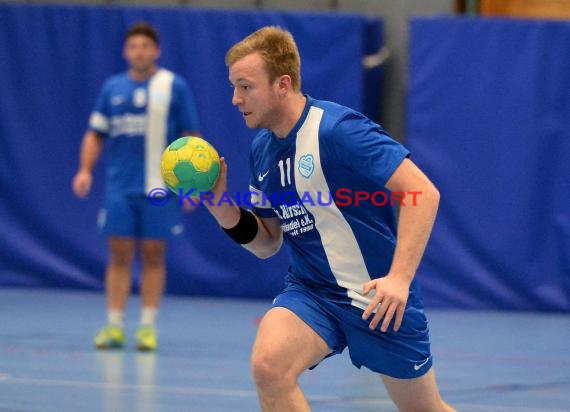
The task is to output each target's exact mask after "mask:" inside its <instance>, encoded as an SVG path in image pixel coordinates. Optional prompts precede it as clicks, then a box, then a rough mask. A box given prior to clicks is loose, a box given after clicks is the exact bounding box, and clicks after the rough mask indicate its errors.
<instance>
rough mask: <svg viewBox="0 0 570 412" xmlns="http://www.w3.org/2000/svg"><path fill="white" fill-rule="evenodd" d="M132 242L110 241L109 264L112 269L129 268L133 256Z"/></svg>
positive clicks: (123, 240) (122, 240) (125, 240)
mask: <svg viewBox="0 0 570 412" xmlns="http://www.w3.org/2000/svg"><path fill="white" fill-rule="evenodd" d="M134 248H135V246H134V241H132V240H130V239H129V240H127V239H111V240H110V241H109V264H110V265H111V266H114V267H120V268H127V267H130V265H131V263H132V261H133V255H134Z"/></svg>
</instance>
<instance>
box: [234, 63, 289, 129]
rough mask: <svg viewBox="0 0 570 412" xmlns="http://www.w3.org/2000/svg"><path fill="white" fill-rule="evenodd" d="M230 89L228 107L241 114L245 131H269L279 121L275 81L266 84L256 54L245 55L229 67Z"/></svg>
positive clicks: (262, 68) (276, 83) (263, 72)
mask: <svg viewBox="0 0 570 412" xmlns="http://www.w3.org/2000/svg"><path fill="white" fill-rule="evenodd" d="M230 82H231V84H232V86H233V87H234V94H233V98H232V104H233V105H235V106H237V107H238V109H239V111H240V112H241V113H242V114H243V118H244V120H245V124H246V125H247V127H249V128H267V129H272V126H275V125H276V124H278V122H279V117H280V116H279V102H280V99H279V95H278V91H279V87H278V81H277V80H275V81H273V82H270V81H269V75H268V73H267V70H266V68H265V62H264V61H263V58H262V57H261V56H260V55H259V54H258V53H252V54H249V55H247V56H245V57H243V58H241V59H239V60H238V61H236V62H235V63H234V64H233V65H232V66H231V67H230Z"/></svg>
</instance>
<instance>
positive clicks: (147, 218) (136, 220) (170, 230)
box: [97, 195, 182, 239]
mask: <svg viewBox="0 0 570 412" xmlns="http://www.w3.org/2000/svg"><path fill="white" fill-rule="evenodd" d="M97 223H98V226H99V229H100V231H101V233H102V234H104V235H107V236H126V237H137V238H146V239H164V238H168V237H170V236H172V235H175V234H178V233H180V232H181V228H182V225H181V210H180V206H179V205H178V201H177V199H175V198H172V197H171V198H170V200H169V201H168V202H167V203H166V204H165V205H162V206H157V205H153V204H152V203H151V202H149V200H148V198H147V197H146V196H145V195H122V196H121V195H116V196H108V197H107V198H106V199H105V201H104V204H103V208H102V209H101V210H100V211H99V219H98V222H97Z"/></svg>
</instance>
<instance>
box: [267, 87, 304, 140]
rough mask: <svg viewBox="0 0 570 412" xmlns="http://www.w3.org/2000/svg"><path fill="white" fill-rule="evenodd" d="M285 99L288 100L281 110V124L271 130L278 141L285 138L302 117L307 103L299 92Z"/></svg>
mask: <svg viewBox="0 0 570 412" xmlns="http://www.w3.org/2000/svg"><path fill="white" fill-rule="evenodd" d="M286 98H287V99H289V100H288V101H287V102H286V103H285V107H284V109H283V114H282V118H283V122H281V124H280V125H279V126H277V127H276V128H275V129H274V130H273V133H275V135H276V136H277V137H278V138H280V139H284V138H286V137H287V136H288V135H289V133H290V132H291V130H293V127H295V125H296V124H297V122H298V121H299V119H300V118H301V116H302V115H303V110H305V104H306V103H307V98H306V97H305V95H303V94H302V93H300V92H298V93H294V94H292V95H291V96H290V97H286Z"/></svg>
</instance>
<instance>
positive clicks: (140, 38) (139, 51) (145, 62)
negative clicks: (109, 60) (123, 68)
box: [123, 34, 160, 72]
mask: <svg viewBox="0 0 570 412" xmlns="http://www.w3.org/2000/svg"><path fill="white" fill-rule="evenodd" d="M123 53H124V56H125V59H126V60H127V62H128V63H129V66H130V67H131V69H133V70H135V71H137V72H147V71H149V70H150V69H151V68H152V67H153V66H154V64H155V62H156V60H157V59H158V57H159V56H160V48H159V47H158V45H157V44H156V43H155V42H154V41H152V39H150V38H149V37H147V36H144V35H140V34H137V35H134V36H130V37H129V38H128V39H127V41H126V43H125V48H124V52H123Z"/></svg>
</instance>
